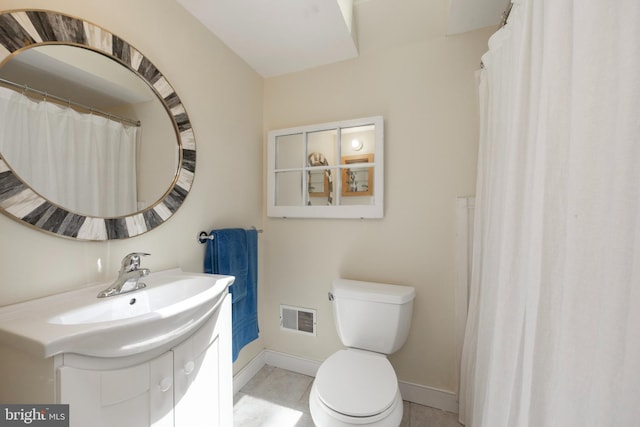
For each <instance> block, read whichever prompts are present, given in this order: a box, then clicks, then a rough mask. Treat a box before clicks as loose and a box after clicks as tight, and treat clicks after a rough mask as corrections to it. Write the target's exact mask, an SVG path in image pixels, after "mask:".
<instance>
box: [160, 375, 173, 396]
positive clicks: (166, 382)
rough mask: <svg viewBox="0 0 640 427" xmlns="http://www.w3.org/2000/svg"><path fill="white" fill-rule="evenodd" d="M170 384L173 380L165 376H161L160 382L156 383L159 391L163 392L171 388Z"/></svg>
mask: <svg viewBox="0 0 640 427" xmlns="http://www.w3.org/2000/svg"><path fill="white" fill-rule="evenodd" d="M172 384H173V382H172V381H171V377H166V378H163V379H162V381H160V384H158V387H159V388H160V391H161V392H163V393H164V392H165V391H167V390H169V389H170V388H171V385H172Z"/></svg>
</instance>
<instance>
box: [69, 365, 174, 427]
mask: <svg viewBox="0 0 640 427" xmlns="http://www.w3.org/2000/svg"><path fill="white" fill-rule="evenodd" d="M58 381H59V382H58V387H59V391H60V402H61V403H68V404H69V412H70V413H69V418H70V426H71V427H86V426H104V427H107V426H114V427H115V426H117V427H129V426H130V427H141V426H154V427H171V426H173V355H172V354H171V352H168V353H166V354H164V355H162V356H160V357H158V358H156V359H154V360H152V361H150V362H146V363H142V364H139V365H135V366H132V367H129V368H123V369H113V370H106V371H97V370H95V371H94V370H87V369H77V368H72V367H69V366H63V367H61V368H59V369H58Z"/></svg>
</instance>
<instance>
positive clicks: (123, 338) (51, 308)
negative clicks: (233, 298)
mask: <svg viewBox="0 0 640 427" xmlns="http://www.w3.org/2000/svg"><path fill="white" fill-rule="evenodd" d="M142 281H143V282H144V283H146V284H147V287H146V288H144V289H141V290H138V291H134V292H129V293H126V294H122V295H117V296H112V297H108V298H104V299H97V298H96V294H97V292H98V291H100V290H101V289H104V288H105V287H107V286H108V283H101V284H97V285H93V286H90V287H87V288H84V289H80V290H76V291H71V292H65V293H63V294H58V295H53V296H49V297H45V298H40V299H37V300H33V301H27V302H24V303H21V304H15V305H12V306H7V307H2V308H0V343H3V344H8V345H12V346H15V347H18V348H20V349H22V350H24V351H27V352H30V353H32V354H34V355H36V356H39V357H51V356H54V355H56V354H61V353H76V354H81V355H86V356H95V357H121V356H129V355H133V354H139V353H144V352H146V351H150V350H154V349H156V348H158V347H162V346H166V345H169V344H171V343H174V342H176V340H178V339H180V337H183V336H184V337H186V336H187V335H188V334H189V333H190V332H192V331H195V329H197V328H198V327H199V326H200V325H202V324H203V323H204V322H205V321H206V320H207V319H208V318H209V317H210V316H212V315H213V314H214V312H215V311H216V309H217V308H218V306H219V305H220V304H221V303H222V301H223V299H224V297H225V296H226V295H227V294H228V288H229V285H231V284H232V283H233V281H234V278H233V276H223V275H214V274H200V273H186V272H183V271H182V270H180V269H174V270H167V271H162V272H157V273H151V274H150V275H149V276H147V277H145V278H144V280H142Z"/></svg>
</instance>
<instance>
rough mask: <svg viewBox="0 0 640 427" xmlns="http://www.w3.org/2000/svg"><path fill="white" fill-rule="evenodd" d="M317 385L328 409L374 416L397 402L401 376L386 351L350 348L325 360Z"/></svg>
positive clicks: (352, 414)
mask: <svg viewBox="0 0 640 427" xmlns="http://www.w3.org/2000/svg"><path fill="white" fill-rule="evenodd" d="M315 387H316V391H317V394H318V398H319V399H320V401H321V402H322V403H323V404H324V405H326V406H327V407H328V408H329V409H331V410H333V411H335V412H337V413H340V414H343V415H346V416H349V417H372V416H375V415H377V414H381V413H382V412H385V411H386V410H388V409H389V408H390V407H391V406H392V405H394V404H395V403H396V400H397V395H398V378H397V377H396V373H395V371H394V370H393V367H392V366H391V363H390V362H389V360H388V359H387V358H386V357H385V356H384V355H382V354H379V353H373V352H370V351H364V350H357V349H348V350H339V351H337V352H336V353H334V354H332V355H331V356H329V358H328V359H327V360H325V361H324V363H323V364H322V365H321V366H320V368H319V369H318V373H317V375H316V380H315Z"/></svg>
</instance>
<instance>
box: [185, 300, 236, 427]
mask: <svg viewBox="0 0 640 427" xmlns="http://www.w3.org/2000/svg"><path fill="white" fill-rule="evenodd" d="M173 352H174V363H175V365H174V366H175V373H174V376H175V409H174V411H175V423H176V426H177V427H204V426H216V427H217V426H220V427H231V426H232V425H233V382H232V364H231V296H230V295H227V296H226V297H225V301H224V302H223V303H222V304H221V307H220V309H219V310H218V312H217V313H215V314H214V315H213V317H212V319H211V320H209V321H208V322H207V323H206V324H205V325H204V326H203V327H202V328H201V329H200V330H199V331H198V332H196V333H195V334H194V335H193V336H192V337H191V338H189V339H188V340H186V341H185V342H183V343H182V344H180V345H179V346H178V347H176V348H175V349H173Z"/></svg>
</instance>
